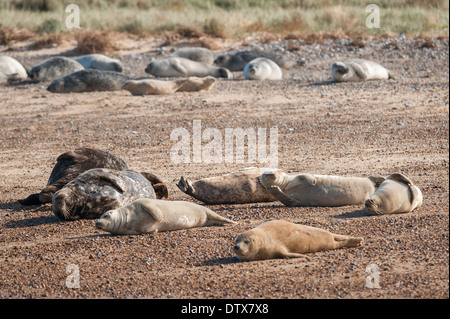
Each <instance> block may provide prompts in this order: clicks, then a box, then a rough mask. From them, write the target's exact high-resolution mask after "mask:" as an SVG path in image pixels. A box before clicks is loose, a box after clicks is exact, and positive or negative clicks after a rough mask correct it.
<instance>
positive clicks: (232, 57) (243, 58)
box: [214, 50, 298, 71]
mask: <svg viewBox="0 0 450 319" xmlns="http://www.w3.org/2000/svg"><path fill="white" fill-rule="evenodd" d="M256 58H267V59H270V60H272V61H273V62H275V63H276V64H278V66H279V67H280V68H283V69H289V68H292V67H293V66H295V65H296V64H297V63H298V62H296V61H294V60H293V59H292V58H290V57H289V56H287V55H281V54H276V53H272V52H266V51H256V50H244V51H237V52H234V53H226V54H222V55H219V56H218V57H217V58H216V59H215V60H214V64H216V65H218V66H221V67H223V68H227V69H228V70H230V71H242V70H244V68H245V66H246V65H247V63H249V62H250V61H252V60H254V59H256Z"/></svg>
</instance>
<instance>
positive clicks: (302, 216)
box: [0, 39, 449, 299]
mask: <svg viewBox="0 0 450 319" xmlns="http://www.w3.org/2000/svg"><path fill="white" fill-rule="evenodd" d="M350 43H351V40H350V39H341V40H326V41H325V42H324V43H322V44H311V45H304V44H302V43H301V42H299V43H298V44H299V47H300V50H299V51H295V52H289V53H288V52H286V54H291V55H293V56H294V57H296V58H300V57H302V58H304V59H305V60H306V64H305V65H304V66H298V67H295V68H292V69H290V70H284V79H283V80H282V81H278V82H276V81H273V82H252V81H244V80H242V74H240V73H239V72H236V73H235V76H236V79H234V80H218V81H217V83H216V85H215V86H214V87H213V89H212V90H211V91H209V92H200V93H185V92H183V93H181V92H179V93H176V94H173V95H165V96H145V97H136V96H131V95H130V94H129V92H127V91H116V92H96V93H80V94H52V93H50V92H48V91H47V90H46V87H47V85H48V83H29V82H28V83H21V84H13V85H6V86H2V87H0V264H1V269H0V298H215V299H219V298H220V299H223V298H224V299H227V298H238V299H240V298H255V299H258V298H277V299H278V298H288V299H297V298H448V297H449V264H448V263H449V252H448V247H449V227H448V226H449V200H448V190H449V189H448V188H449V170H448V165H449V152H448V151H449V143H448V142H449V135H448V133H449V132H448V128H449V126H448V125H449V123H448V121H449V87H448V85H449V80H448V76H449V60H448V58H449V51H448V39H447V40H435V41H434V44H435V46H434V47H432V48H427V47H425V48H423V47H421V44H422V43H423V41H422V40H417V39H369V40H366V46H365V47H363V48H358V47H355V46H351V45H350ZM286 44H287V43H286V42H282V41H279V42H276V43H269V44H258V43H256V46H259V47H260V48H263V49H267V50H272V51H275V52H279V51H280V50H281V51H282V50H283V49H285V48H286V47H287V46H286ZM159 45H160V42H158V41H157V40H152V39H150V40H141V41H140V42H133V41H130V42H129V46H128V47H127V48H126V49H124V50H123V51H121V52H118V53H117V54H116V56H117V57H118V58H120V59H121V60H122V61H123V63H124V64H125V70H124V72H125V73H127V74H129V75H131V76H136V77H138V76H145V73H144V71H143V70H144V68H145V66H146V64H147V63H148V62H149V61H150V58H152V57H155V58H158V57H160V56H161V55H160V54H161V50H160V48H159ZM254 46H255V43H254V45H253V47H254ZM238 48H241V44H240V43H231V44H230V43H226V44H224V45H223V46H222V47H221V49H219V50H217V51H215V53H217V54H219V53H220V52H222V51H227V50H231V49H238ZM72 49H73V47H72V46H71V44H70V43H69V44H67V45H65V46H62V47H58V48H53V49H45V50H40V51H30V50H24V49H23V47H20V45H16V46H15V47H13V49H12V50H7V48H6V47H0V51H1V52H0V54H1V55H12V56H14V57H16V58H17V59H19V60H20V61H23V62H24V63H26V64H28V65H30V66H32V65H33V64H36V63H37V62H39V61H41V60H43V59H44V58H46V57H48V56H49V55H54V54H67V55H70V54H71V53H73V52H72V51H71V50H72ZM277 50H278V51H277ZM168 51H170V47H168V48H166V50H165V51H164V52H168ZM346 57H363V58H368V59H373V60H376V61H378V62H381V63H382V64H384V65H385V66H386V67H387V68H388V69H390V70H392V71H393V73H394V74H395V77H396V78H395V80H388V81H372V82H366V83H330V82H329V81H330V80H331V78H330V67H331V64H332V62H333V61H334V60H336V59H344V58H346ZM193 120H201V125H202V131H204V130H205V129H206V128H216V129H218V130H219V131H220V132H221V133H222V134H225V129H226V128H242V129H248V128H250V129H254V130H255V131H256V130H257V129H258V128H266V129H267V134H266V136H267V140H269V135H270V134H269V129H270V128H276V129H277V132H278V153H277V154H278V166H279V167H280V168H282V169H285V170H287V171H289V172H292V173H294V172H310V173H315V174H334V175H342V176H368V175H373V174H380V175H383V176H388V175H389V174H391V173H394V172H401V173H403V174H405V175H407V176H408V177H409V178H410V179H412V180H413V182H414V183H415V184H416V185H417V186H418V187H419V188H420V189H421V190H422V192H423V195H424V204H423V206H422V207H421V208H419V209H417V210H415V211H414V212H412V213H408V214H400V215H385V216H372V215H370V214H369V213H368V212H367V211H366V210H365V209H364V207H363V206H345V207H338V208H327V207H325V208H314V207H297V208H287V207H284V206H283V205H282V204H281V203H278V202H274V203H257V204H246V205H212V206H210V208H211V209H213V210H214V211H216V212H217V213H219V214H221V215H223V216H227V217H229V218H231V219H233V220H235V221H237V222H238V224H237V225H233V226H226V227H204V228H196V229H190V230H182V231H173V232H165V233H158V234H155V235H153V234H146V235H139V236H138V235H134V236H110V235H109V234H106V233H103V232H101V231H98V230H96V229H95V227H94V221H93V220H80V221H73V222H61V221H59V220H58V219H57V218H56V217H54V216H53V214H52V212H51V205H49V204H47V205H43V206H31V207H24V206H21V205H20V204H19V203H17V200H18V199H21V198H25V197H26V196H28V195H29V194H31V193H34V192H38V191H40V190H41V189H42V188H43V187H44V186H45V185H46V183H47V179H48V177H49V175H50V172H51V170H52V168H53V165H54V164H55V160H56V158H57V156H58V155H60V154H61V153H63V152H65V151H68V150H72V149H75V148H77V147H80V146H90V147H96V148H100V149H104V150H107V151H110V152H112V153H113V154H115V155H117V156H119V157H121V158H122V159H124V160H125V161H126V162H127V163H128V165H129V166H130V167H131V168H132V169H135V170H138V171H139V170H140V171H151V172H153V173H155V174H157V175H159V176H160V177H162V178H163V179H164V180H165V181H166V183H167V184H168V185H169V192H170V199H171V200H187V201H193V202H196V201H195V200H194V199H192V198H191V197H189V196H187V195H185V194H184V193H182V192H181V191H180V190H179V189H178V188H177V187H176V182H177V181H178V179H179V178H180V176H181V175H184V176H187V177H189V178H191V179H198V178H203V177H208V176H214V175H219V174H223V173H227V172H230V171H233V170H236V169H240V168H242V167H246V166H256V165H257V166H265V163H256V164H255V163H248V162H245V163H236V162H235V161H234V162H233V163H224V162H223V161H222V163H219V164H208V163H204V162H202V163H192V161H191V163H187V164H183V163H174V162H173V161H172V160H171V157H170V150H171V148H172V147H173V146H174V144H175V143H176V141H173V140H171V139H170V134H171V132H172V131H173V130H174V129H176V128H185V129H186V130H188V131H189V132H190V134H193V131H192V125H193ZM193 138H194V137H193V135H191V146H192V139H193ZM204 144H205V143H204ZM267 144H268V141H267ZM267 151H269V148H268V145H267ZM191 154H192V149H191ZM197 203H198V202H197ZM271 219H283V220H287V221H291V222H295V223H302V224H305V225H310V226H316V227H321V228H324V229H327V230H330V231H332V232H335V233H340V234H348V235H353V236H361V237H364V239H365V244H364V246H362V247H359V248H350V249H341V250H335V251H326V252H318V253H313V254H310V261H303V260H300V259H279V260H267V261H257V262H242V261H240V260H238V259H237V258H236V257H235V255H234V254H233V251H232V247H233V244H234V239H235V238H236V237H237V235H238V234H239V233H241V232H242V231H245V230H247V229H250V228H252V227H254V226H256V225H258V224H260V223H262V222H264V221H267V220H271ZM371 264H374V265H376V266H377V267H378V269H379V271H378V273H377V274H375V273H373V272H372V273H371V272H366V268H367V267H368V266H369V265H371ZM369 268H370V267H369ZM74 269H75V270H78V271H79V279H80V285H79V288H70V287H68V285H67V280H69V286H70V279H71V278H73V276H75V275H76V271H74ZM376 275H378V277H377V278H378V279H379V281H378V282H379V288H374V287H372V288H370V287H368V286H370V284H369V285H366V281H367V280H368V281H369V283H375V280H374V279H371V278H375V277H376Z"/></svg>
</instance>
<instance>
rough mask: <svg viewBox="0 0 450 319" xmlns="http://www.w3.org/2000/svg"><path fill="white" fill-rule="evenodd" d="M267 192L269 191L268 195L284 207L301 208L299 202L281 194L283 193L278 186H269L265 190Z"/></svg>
mask: <svg viewBox="0 0 450 319" xmlns="http://www.w3.org/2000/svg"><path fill="white" fill-rule="evenodd" d="M267 190H268V191H269V193H270V194H272V195H273V197H275V199H276V200H278V201H280V202H282V203H283V204H284V205H286V206H288V207H298V206H302V204H301V203H300V202H298V201H297V200H295V199H294V198H292V197H289V196H288V195H286V194H285V193H283V191H282V190H281V189H280V188H279V187H278V186H271V187H269V188H267Z"/></svg>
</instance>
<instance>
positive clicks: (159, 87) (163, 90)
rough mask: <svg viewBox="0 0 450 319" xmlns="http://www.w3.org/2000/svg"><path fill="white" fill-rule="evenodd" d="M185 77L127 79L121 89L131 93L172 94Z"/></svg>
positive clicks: (181, 84)
mask: <svg viewBox="0 0 450 319" xmlns="http://www.w3.org/2000/svg"><path fill="white" fill-rule="evenodd" d="M187 81H188V80H187V79H181V80H176V81H162V80H155V79H142V80H129V81H127V82H125V84H124V85H123V87H122V89H124V90H127V91H128V92H130V93H131V94H133V95H157V94H173V93H175V92H176V91H177V90H178V89H179V88H181V87H182V86H183V84H184V83H186V82H187Z"/></svg>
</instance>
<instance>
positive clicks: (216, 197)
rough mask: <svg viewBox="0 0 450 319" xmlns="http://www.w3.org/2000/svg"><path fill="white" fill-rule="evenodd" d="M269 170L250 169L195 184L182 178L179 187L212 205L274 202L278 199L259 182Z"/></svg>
mask: <svg viewBox="0 0 450 319" xmlns="http://www.w3.org/2000/svg"><path fill="white" fill-rule="evenodd" d="M267 170H268V169H267V168H256V167H249V168H244V169H242V170H239V171H237V172H232V173H229V174H225V175H222V176H215V177H209V178H204V179H201V180H198V181H195V182H191V181H190V180H189V179H187V178H185V177H184V176H182V177H181V179H180V181H179V182H178V184H177V186H178V188H179V189H181V190H182V191H183V192H184V193H186V194H188V195H190V196H192V197H194V198H196V199H198V200H200V201H202V202H204V203H206V204H211V205H212V204H242V203H258V202H272V201H275V200H276V199H275V198H274V197H273V196H272V195H271V194H270V192H269V191H267V189H266V188H265V187H264V186H263V185H262V184H261V182H260V180H259V178H260V177H261V174H262V173H264V172H265V171H267Z"/></svg>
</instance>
